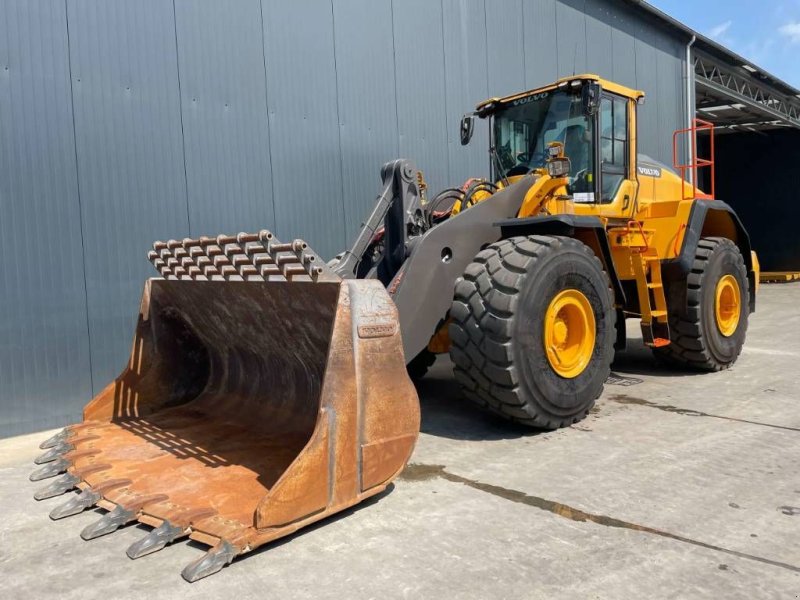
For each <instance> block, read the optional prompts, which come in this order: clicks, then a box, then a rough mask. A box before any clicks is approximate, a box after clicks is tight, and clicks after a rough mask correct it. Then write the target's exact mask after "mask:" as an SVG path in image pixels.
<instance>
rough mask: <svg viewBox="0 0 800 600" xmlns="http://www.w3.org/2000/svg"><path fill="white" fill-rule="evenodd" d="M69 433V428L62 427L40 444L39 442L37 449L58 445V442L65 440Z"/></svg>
mask: <svg viewBox="0 0 800 600" xmlns="http://www.w3.org/2000/svg"><path fill="white" fill-rule="evenodd" d="M70 435H71V432H70V430H69V429H62V430H61V431H59V432H58V433H56V434H55V435H54V436H52V437H50V438H48V439H46V440H45V441H43V442H42V443H41V444H39V449H40V450H47V449H48V448H52V447H53V446H57V445H59V444H61V443H63V442H66V441H67V438H69V436H70Z"/></svg>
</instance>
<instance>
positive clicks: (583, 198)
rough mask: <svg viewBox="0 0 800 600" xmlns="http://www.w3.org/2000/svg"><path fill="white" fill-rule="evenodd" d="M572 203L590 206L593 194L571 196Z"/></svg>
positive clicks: (585, 193)
mask: <svg viewBox="0 0 800 600" xmlns="http://www.w3.org/2000/svg"><path fill="white" fill-rule="evenodd" d="M572 201H573V202H578V203H581V204H590V203H593V202H594V192H578V193H575V194H573V195H572Z"/></svg>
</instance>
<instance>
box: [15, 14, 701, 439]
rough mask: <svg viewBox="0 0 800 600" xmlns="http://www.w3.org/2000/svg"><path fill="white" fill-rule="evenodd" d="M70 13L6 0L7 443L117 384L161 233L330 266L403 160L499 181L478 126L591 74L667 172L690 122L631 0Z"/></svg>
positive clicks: (675, 62) (437, 181)
mask: <svg viewBox="0 0 800 600" xmlns="http://www.w3.org/2000/svg"><path fill="white" fill-rule="evenodd" d="M65 3H66V6H65ZM65 3H62V2H60V1H56V0H49V1H44V0H43V1H41V2H35V3H34V2H25V1H23V0H5V1H4V2H2V3H0V18H1V19H2V20H0V121H1V122H2V123H3V127H1V128H0V169H2V171H0V172H1V173H2V174H3V175H2V176H0V203H2V213H0V250H2V251H3V253H4V254H3V255H4V257H6V261H7V263H6V264H8V265H12V267H13V268H7V269H5V270H3V271H0V283H2V285H3V287H2V289H0V334H2V337H0V435H6V434H8V433H10V432H17V431H26V430H30V429H34V428H37V427H45V426H48V425H55V424H60V423H63V422H65V421H67V420H69V418H74V417H75V416H76V415H77V411H78V409H79V407H80V405H82V404H83V402H84V401H85V400H86V398H87V397H88V396H89V394H90V393H91V389H90V387H91V386H92V384H93V387H94V391H95V392H96V391H97V390H99V389H100V387H101V386H102V385H103V384H105V383H106V382H107V381H108V380H109V379H110V378H111V377H113V376H114V375H115V374H116V373H117V372H118V371H119V370H120V368H121V366H122V364H123V363H124V361H125V358H126V356H127V352H128V349H129V345H130V337H131V332H132V329H133V321H134V318H135V315H136V308H137V303H138V299H139V295H140V293H141V287H142V281H143V280H144V279H145V278H146V277H148V276H150V275H152V274H153V272H152V270H151V268H150V266H149V265H148V263H147V262H146V260H145V253H146V251H147V249H148V247H149V245H150V243H151V242H152V240H154V239H158V238H162V239H163V238H177V237H182V236H184V235H188V234H189V233H192V234H195V235H197V234H207V233H217V232H220V231H225V232H235V231H237V230H241V229H248V230H249V229H257V228H260V227H263V226H268V227H271V228H273V229H274V230H275V231H276V233H277V234H278V236H279V237H283V238H292V237H295V236H298V237H303V238H305V239H307V240H308V241H309V243H311V245H312V246H313V247H314V248H315V249H317V250H318V251H319V252H321V253H322V254H323V255H324V256H330V255H332V254H334V253H336V252H338V251H340V250H341V249H342V248H343V247H344V246H345V244H346V242H347V241H349V239H350V238H351V237H352V236H353V235H354V233H355V231H356V229H357V227H358V224H359V223H360V222H361V220H362V219H363V216H364V214H365V213H366V212H367V211H368V210H369V208H370V207H371V205H372V202H373V200H374V196H375V193H376V191H377V188H378V185H379V168H380V166H381V164H382V163H383V162H384V161H386V160H388V159H391V158H394V157H396V156H398V155H401V156H406V157H408V158H412V159H414V160H415V161H416V162H417V164H418V165H419V166H420V168H422V169H423V170H424V171H425V174H426V177H427V179H428V181H429V184H430V192H431V194H434V193H436V192H437V191H439V190H440V189H442V188H443V187H446V186H451V185H459V184H461V183H462V182H463V180H464V179H466V178H467V177H469V176H485V175H486V174H487V171H488V159H487V152H486V150H487V147H486V140H487V130H486V123H485V122H484V121H479V122H478V123H477V127H476V132H475V137H474V141H473V143H472V145H470V146H469V147H467V148H463V147H461V146H460V144H459V140H458V122H459V119H460V117H461V115H462V114H463V113H465V112H468V111H470V110H472V109H473V108H474V106H475V104H476V103H477V102H478V101H480V100H483V99H484V98H486V97H488V96H492V95H496V94H504V93H509V92H513V91H517V90H522V89H526V88H527V89H530V88H532V87H536V86H538V85H542V84H545V83H547V82H549V81H552V80H554V79H556V78H557V77H560V76H564V75H568V74H571V73H573V72H576V73H579V72H585V71H587V70H593V71H598V72H599V74H600V75H603V76H604V77H610V78H612V79H615V80H617V81H619V82H620V83H623V84H626V85H629V86H632V87H637V88H640V89H644V90H645V91H646V92H647V94H648V101H647V104H646V105H645V106H644V107H643V108H642V110H641V114H640V117H641V120H640V143H641V144H640V148H641V150H642V151H644V152H646V153H648V154H651V155H653V156H654V157H656V158H659V159H661V160H664V161H665V162H669V161H670V160H671V141H670V140H671V133H672V130H673V129H675V128H676V127H679V126H681V125H682V124H683V121H684V111H685V106H684V105H685V90H684V89H683V81H682V74H683V71H682V68H683V53H684V51H685V45H684V44H685V40H681V39H678V38H677V37H673V36H672V35H671V34H669V33H668V32H666V31H665V30H664V29H663V28H661V27H659V26H658V25H657V24H656V23H655V22H654V21H653V20H652V19H651V18H649V17H647V16H645V15H644V14H643V13H642V12H641V11H638V10H637V9H636V8H635V7H632V6H630V5H629V4H627V3H625V2H621V1H619V0H439V1H436V0H300V1H298V2H292V3H288V2H268V1H265V0H239V1H237V2H235V3H226V2H222V1H221V0H139V1H137V2H134V1H133V0H105V1H103V2H97V1H96V0H65ZM70 68H71V75H70ZM73 107H74V111H73ZM73 113H74V116H73ZM31 240H59V241H58V246H57V247H56V245H55V243H51V242H47V241H45V242H44V243H38V244H34V243H32V241H31ZM9 257H10V258H9ZM44 264H46V265H48V268H47V270H46V271H45V270H44V269H42V268H37V267H39V265H44ZM84 274H85V275H84ZM87 330H88V331H87ZM90 364H91V366H92V367H93V369H90Z"/></svg>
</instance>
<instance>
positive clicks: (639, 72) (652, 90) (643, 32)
mask: <svg viewBox="0 0 800 600" xmlns="http://www.w3.org/2000/svg"><path fill="white" fill-rule="evenodd" d="M635 31H636V43H635V48H636V87H637V88H638V89H640V90H643V91H644V92H645V94H647V98H646V100H645V104H644V105H643V106H640V107H639V120H638V125H639V137H638V140H639V152H642V153H645V154H651V153H652V154H653V158H656V159H659V160H665V159H666V158H667V157H666V156H664V155H663V154H661V153H659V152H658V149H659V148H660V144H659V131H658V103H659V95H658V73H657V69H658V57H657V56H656V50H655V48H653V46H652V45H651V43H650V41H649V40H651V39H652V38H653V35H654V31H653V28H652V26H651V25H650V24H649V23H644V22H639V23H637V25H636V29H635Z"/></svg>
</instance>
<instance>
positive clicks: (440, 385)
mask: <svg viewBox="0 0 800 600" xmlns="http://www.w3.org/2000/svg"><path fill="white" fill-rule="evenodd" d="M611 370H612V373H611V377H610V378H609V381H608V382H607V384H606V385H609V386H611V385H615V386H623V387H627V386H631V385H637V384H639V383H642V381H643V380H642V379H640V378H639V376H647V377H676V376H688V375H698V374H699V373H697V372H694V371H687V370H680V369H676V368H674V367H671V366H668V365H665V364H662V363H661V362H659V361H658V360H657V359H656V358H655V357H654V356H653V353H652V351H651V350H650V348H648V347H647V346H645V345H644V343H643V342H642V340H641V339H629V340H628V347H627V348H626V349H625V350H624V351H623V352H618V353H617V355H616V357H615V359H614V363H613V364H612V365H611ZM416 385H417V391H418V392H419V400H420V406H421V408H422V427H421V431H422V432H423V433H427V434H430V435H435V436H437V437H444V438H450V439H454V440H466V441H483V440H505V439H514V438H520V437H529V436H535V435H539V434H541V433H545V431H544V430H540V429H531V428H530V427H524V426H522V425H517V424H515V423H512V422H510V421H506V420H505V419H502V418H500V417H498V416H496V415H494V414H492V413H489V412H487V411H485V410H483V409H481V408H479V407H477V406H475V405H474V404H472V403H471V402H469V401H468V400H466V399H465V398H463V397H462V396H461V393H460V390H459V387H458V384H457V383H456V381H455V380H454V379H453V368H452V363H451V362H450V360H449V359H448V358H447V357H446V356H440V357H439V358H438V359H437V361H436V363H435V364H434V365H433V366H432V367H431V368H430V371H428V374H427V375H426V376H425V377H424V378H423V379H422V380H421V381H418V382H417V384H416Z"/></svg>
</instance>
